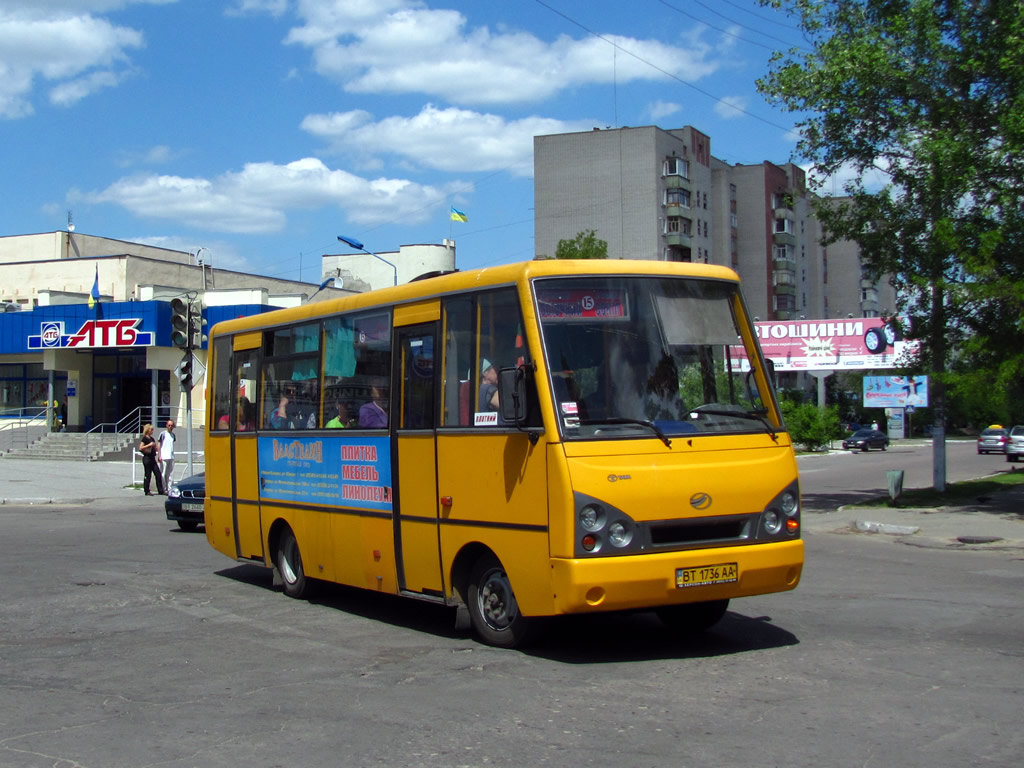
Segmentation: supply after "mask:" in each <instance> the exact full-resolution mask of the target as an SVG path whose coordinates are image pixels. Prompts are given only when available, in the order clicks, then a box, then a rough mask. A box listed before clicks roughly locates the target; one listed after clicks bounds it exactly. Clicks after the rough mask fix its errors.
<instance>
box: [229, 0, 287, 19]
mask: <svg viewBox="0 0 1024 768" xmlns="http://www.w3.org/2000/svg"><path fill="white" fill-rule="evenodd" d="M287 10H288V0H236V2H235V5H234V6H232V7H231V8H228V9H227V11H226V13H227V14H228V15H229V16H245V15H247V14H250V13H268V14H270V15H271V16H280V15H282V14H283V13H284V12H285V11H287Z"/></svg>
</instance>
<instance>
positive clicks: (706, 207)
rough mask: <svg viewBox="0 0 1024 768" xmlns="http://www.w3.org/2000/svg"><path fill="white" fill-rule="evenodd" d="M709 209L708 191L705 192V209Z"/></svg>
mask: <svg viewBox="0 0 1024 768" xmlns="http://www.w3.org/2000/svg"><path fill="white" fill-rule="evenodd" d="M707 209H708V193H707V192H705V193H704V210H705V211H706V210H707Z"/></svg>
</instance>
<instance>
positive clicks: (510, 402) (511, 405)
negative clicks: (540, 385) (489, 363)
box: [498, 368, 526, 424]
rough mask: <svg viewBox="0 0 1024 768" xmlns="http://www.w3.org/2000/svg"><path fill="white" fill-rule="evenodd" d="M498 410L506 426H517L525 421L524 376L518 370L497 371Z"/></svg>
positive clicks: (504, 369) (505, 369)
mask: <svg viewBox="0 0 1024 768" xmlns="http://www.w3.org/2000/svg"><path fill="white" fill-rule="evenodd" d="M498 410H499V411H500V412H501V420H502V421H504V422H505V423H506V424H519V423H520V422H522V421H524V420H525V419H526V376H524V375H523V374H522V373H520V369H519V368H502V369H501V370H500V371H498Z"/></svg>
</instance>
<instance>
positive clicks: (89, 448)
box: [3, 432, 139, 461]
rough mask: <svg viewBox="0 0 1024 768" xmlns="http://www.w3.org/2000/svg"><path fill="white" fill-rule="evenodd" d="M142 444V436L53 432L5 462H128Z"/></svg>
mask: <svg viewBox="0 0 1024 768" xmlns="http://www.w3.org/2000/svg"><path fill="white" fill-rule="evenodd" d="M138 440H139V436H138V435H135V434H128V433H121V432H102V433H101V432H93V433H91V434H87V433H85V432H49V433H47V434H45V435H43V436H42V438H40V439H39V440H36V441H35V442H34V443H32V444H31V445H29V446H28V447H23V448H13V449H11V451H10V452H8V453H5V454H4V455H3V458H4V460H8V459H59V460H62V461H102V460H107V461H128V460H131V457H132V451H133V450H134V448H135V444H136V443H137V442H138Z"/></svg>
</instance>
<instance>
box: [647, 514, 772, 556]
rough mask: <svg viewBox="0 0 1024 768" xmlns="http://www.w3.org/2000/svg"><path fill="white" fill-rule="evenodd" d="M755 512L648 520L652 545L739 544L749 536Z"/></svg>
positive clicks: (754, 519) (654, 546)
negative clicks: (688, 518)
mask: <svg viewBox="0 0 1024 768" xmlns="http://www.w3.org/2000/svg"><path fill="white" fill-rule="evenodd" d="M756 520H757V516H756V515H729V516H727V517H710V518H709V517H703V518H697V519H694V520H670V521H665V522H659V523H650V524H649V526H648V533H649V536H650V542H651V547H652V548H664V549H671V548H688V547H693V546H707V545H709V544H722V545H725V544H742V543H745V542H746V541H747V540H749V539H752V538H753V535H752V534H753V531H754V530H755V527H754V526H755V524H756Z"/></svg>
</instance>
